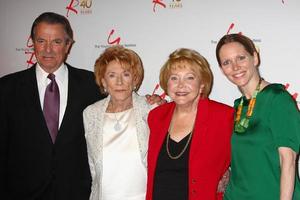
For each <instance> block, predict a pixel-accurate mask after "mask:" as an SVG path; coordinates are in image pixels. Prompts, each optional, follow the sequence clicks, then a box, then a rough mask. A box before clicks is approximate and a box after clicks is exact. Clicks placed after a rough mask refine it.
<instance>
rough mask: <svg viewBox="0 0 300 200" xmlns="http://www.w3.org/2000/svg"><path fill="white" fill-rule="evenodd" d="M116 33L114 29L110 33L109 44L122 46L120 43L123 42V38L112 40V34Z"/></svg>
mask: <svg viewBox="0 0 300 200" xmlns="http://www.w3.org/2000/svg"><path fill="white" fill-rule="evenodd" d="M114 32H115V30H114V29H112V30H111V31H110V33H109V36H108V38H107V43H108V44H120V41H121V38H120V37H117V38H116V39H114V40H113V39H112V40H111V36H112V34H114Z"/></svg>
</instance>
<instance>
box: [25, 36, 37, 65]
mask: <svg viewBox="0 0 300 200" xmlns="http://www.w3.org/2000/svg"><path fill="white" fill-rule="evenodd" d="M26 47H28V49H26V50H25V54H26V55H28V59H27V60H26V63H27V67H30V66H31V65H33V64H34V63H35V62H36V58H35V54H34V50H33V42H32V39H31V37H28V39H27V42H26Z"/></svg>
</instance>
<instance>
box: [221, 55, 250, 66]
mask: <svg viewBox="0 0 300 200" xmlns="http://www.w3.org/2000/svg"><path fill="white" fill-rule="evenodd" d="M248 58H249V57H248V56H246V55H238V56H236V57H235V58H234V59H227V60H224V61H223V62H222V63H221V64H222V66H224V67H230V66H232V64H233V63H235V64H243V63H245V62H246V61H247V60H248Z"/></svg>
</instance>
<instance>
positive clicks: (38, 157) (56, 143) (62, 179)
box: [0, 12, 103, 200]
mask: <svg viewBox="0 0 300 200" xmlns="http://www.w3.org/2000/svg"><path fill="white" fill-rule="evenodd" d="M31 38H32V40H33V44H34V50H35V55H36V59H37V63H36V64H35V65H34V66H32V67H31V68H29V69H26V70H24V71H20V72H17V73H13V74H10V75H7V76H4V77H2V78H1V79H0V153H1V154H0V161H1V162H0V163H1V164H0V184H1V185H0V191H1V195H0V198H1V199H9V200H10V199H17V200H27V199H28V200H29V199H30V200H36V199H38V200H69V199H70V200H77V199H78V200H87V199H88V198H89V194H90V186H91V179H90V171H89V165H88V160H87V152H86V142H85V138H84V128H83V122H82V111H83V109H84V108H85V107H86V106H88V105H89V104H92V103H94V102H95V101H97V100H99V99H101V98H103V96H100V92H99V91H98V87H97V85H96V84H95V81H94V75H93V73H92V72H88V71H86V70H82V69H76V68H74V67H71V66H70V65H68V64H66V63H65V60H66V57H67V55H68V52H69V50H70V48H71V46H72V43H73V32H72V29H71V26H70V24H69V22H68V20H67V19H66V18H65V17H64V16H61V15H58V14H56V13H49V12H48V13H43V14H41V15H40V16H39V17H38V18H36V20H35V21H34V23H33V25H32V29H31ZM49 74H53V75H54V80H52V79H51V80H50V78H49V77H48V75H49ZM52 82H53V84H55V85H56V88H57V87H58V89H56V91H57V92H56V95H55V98H56V97H57V96H58V97H57V98H56V99H58V104H57V103H56V105H55V108H56V109H57V112H56V115H57V116H56V117H57V119H55V120H54V121H55V122H51V120H53V119H48V117H47V115H49V114H47V113H45V110H46V108H45V106H46V104H47V103H46V101H49V100H48V96H47V95H48V94H47V95H46V93H47V90H48V87H49V85H50V84H52ZM54 82H55V83H54ZM50 91H51V92H52V90H51V89H50ZM48 109H49V108H48ZM49 110H50V112H51V111H53V110H55V109H53V107H51V108H50V109H49ZM52 117H53V115H52ZM49 121H50V122H49ZM51 123H54V124H56V128H54V129H56V132H55V131H54V134H53V133H52V128H51V126H52V125H51Z"/></svg>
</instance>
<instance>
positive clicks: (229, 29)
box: [226, 23, 242, 35]
mask: <svg viewBox="0 0 300 200" xmlns="http://www.w3.org/2000/svg"><path fill="white" fill-rule="evenodd" d="M233 27H234V23H231V24H230V26H229V28H228V30H227V33H226V35H228V34H229V33H230V31H231V30H232V29H233ZM239 34H242V32H239Z"/></svg>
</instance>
